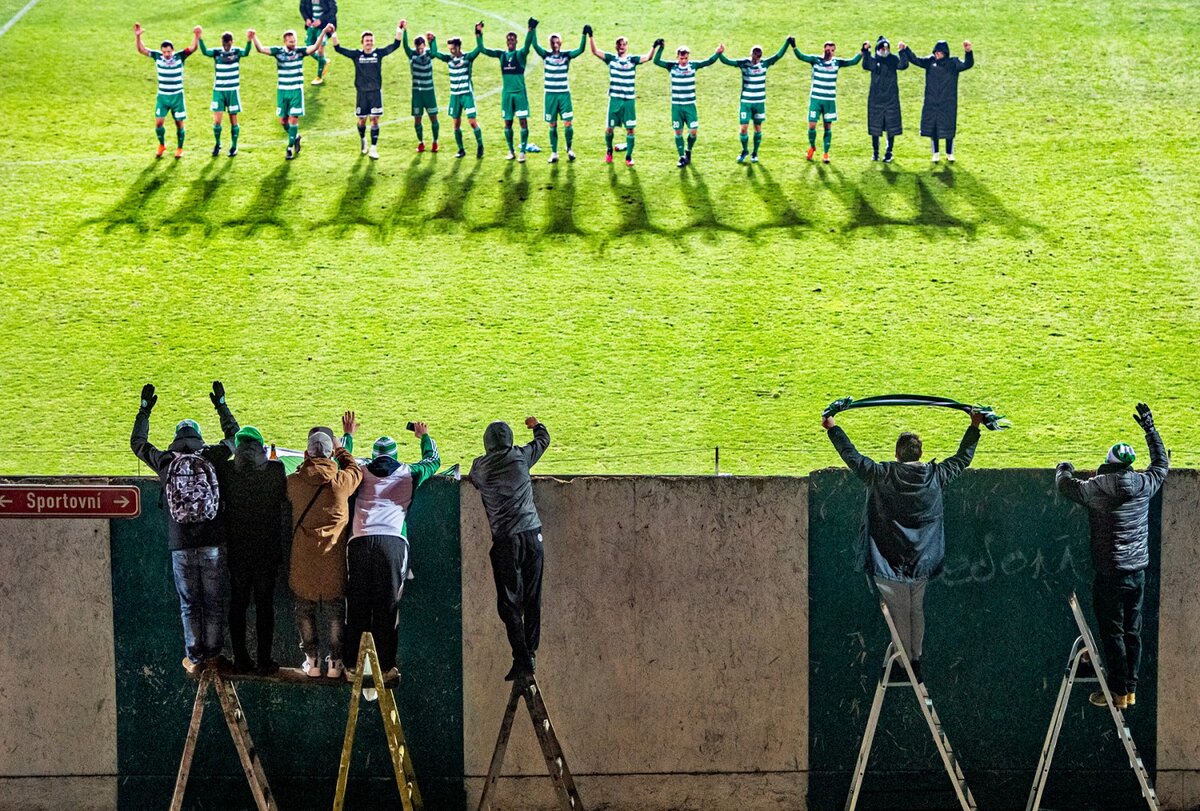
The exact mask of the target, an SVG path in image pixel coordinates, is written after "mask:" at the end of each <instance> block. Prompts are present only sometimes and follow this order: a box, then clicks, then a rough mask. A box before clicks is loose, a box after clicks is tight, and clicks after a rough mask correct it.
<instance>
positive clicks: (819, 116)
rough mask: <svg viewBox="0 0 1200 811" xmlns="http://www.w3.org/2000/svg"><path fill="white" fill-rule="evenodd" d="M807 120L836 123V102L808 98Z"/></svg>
mask: <svg viewBox="0 0 1200 811" xmlns="http://www.w3.org/2000/svg"><path fill="white" fill-rule="evenodd" d="M808 120H809V121H821V120H824V121H826V122H829V121H837V102H836V101H834V100H833V99H814V98H810V99H809V100H808Z"/></svg>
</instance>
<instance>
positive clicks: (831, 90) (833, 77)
mask: <svg viewBox="0 0 1200 811" xmlns="http://www.w3.org/2000/svg"><path fill="white" fill-rule="evenodd" d="M794 41H795V40H793V42H794ZM792 47H793V50H795V52H796V58H797V59H799V60H800V61H801V62H807V63H808V64H810V65H812V66H813V67H812V92H810V93H809V96H808V154H807V155H806V156H805V157H806V159H807V160H812V159H813V154H814V153H815V152H816V151H817V122H818V121H820V122H822V123H823V124H824V125H825V140H824V141H823V144H824V146H825V149H824V150H823V153H824V154H822V155H821V160H823V161H824V162H825V163H829V145H830V144H832V143H833V122H834V121H837V77H838V69H839V68H849V67H853V66H854V65H857V64H858V63H859V62H861V61H862V52H861V51H860V52H859V53H858V55H857V56H855V57H854V58H853V59H839V58H837V57H836V56H834V54H835V53H837V46H836V45H834V44H833V42H826V43H825V53H824V55H823V56H811V55H809V54H806V53H802V52H801V51H800V49H799V48H796V47H795V46H794V45H793V46H792ZM863 47H864V48H867V47H870V43H867V42H864V43H863Z"/></svg>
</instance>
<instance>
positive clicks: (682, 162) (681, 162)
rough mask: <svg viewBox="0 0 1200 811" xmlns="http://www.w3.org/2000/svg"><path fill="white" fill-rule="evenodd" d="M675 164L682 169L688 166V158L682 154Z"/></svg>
mask: <svg viewBox="0 0 1200 811" xmlns="http://www.w3.org/2000/svg"><path fill="white" fill-rule="evenodd" d="M675 165H676V166H678V167H679V168H680V169H682V168H683V167H685V166H687V159H686V158H685V157H683V155H680V156H679V160H677V161H676V162H675Z"/></svg>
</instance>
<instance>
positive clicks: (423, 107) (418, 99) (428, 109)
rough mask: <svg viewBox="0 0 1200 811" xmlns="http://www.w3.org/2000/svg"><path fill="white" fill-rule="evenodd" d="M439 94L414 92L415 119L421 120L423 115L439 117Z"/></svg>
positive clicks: (424, 91)
mask: <svg viewBox="0 0 1200 811" xmlns="http://www.w3.org/2000/svg"><path fill="white" fill-rule="evenodd" d="M437 111H438V106H437V94H436V93H435V92H434V91H432V90H414V91H413V92H412V114H413V118H419V117H420V116H421V114H422V113H429V114H430V115H437Z"/></svg>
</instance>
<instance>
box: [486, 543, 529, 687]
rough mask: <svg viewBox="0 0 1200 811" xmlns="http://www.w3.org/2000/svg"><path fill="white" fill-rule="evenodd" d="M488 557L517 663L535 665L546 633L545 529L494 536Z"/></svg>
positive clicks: (501, 611)
mask: <svg viewBox="0 0 1200 811" xmlns="http://www.w3.org/2000/svg"><path fill="white" fill-rule="evenodd" d="M488 556H489V557H490V558H491V559H492V577H493V579H494V580H495V581H496V611H497V613H499V614H500V621H501V622H503V623H504V630H505V631H506V632H507V633H508V644H509V646H510V647H511V648H512V656H513V662H514V663H516V664H519V665H523V666H526V667H530V668H532V667H533V656H534V655H535V654H536V653H537V649H538V642H540V641H541V636H542V530H541V529H540V528H539V529H531V530H530V531H528V532H519V533H517V534H516V535H513V536H511V537H508V538H497V537H493V538H492V548H491V551H490V552H489V553H488Z"/></svg>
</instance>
